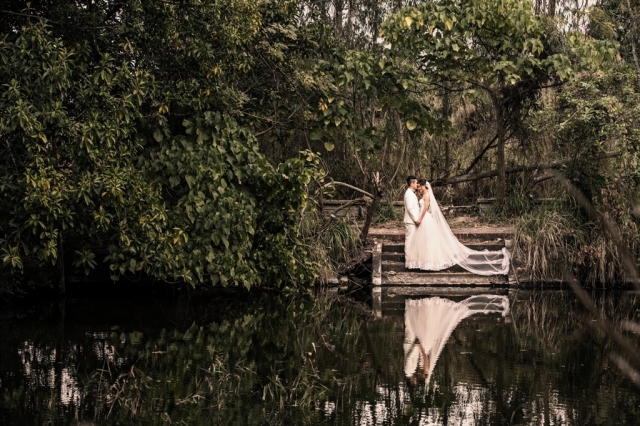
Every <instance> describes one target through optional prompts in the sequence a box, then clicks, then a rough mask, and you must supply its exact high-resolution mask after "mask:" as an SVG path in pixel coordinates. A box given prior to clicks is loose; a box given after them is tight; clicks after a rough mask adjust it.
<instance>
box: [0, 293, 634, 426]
mask: <svg viewBox="0 0 640 426" xmlns="http://www.w3.org/2000/svg"><path fill="white" fill-rule="evenodd" d="M385 298H386V299H385ZM594 298H595V301H596V303H597V305H598V307H599V309H600V310H601V311H602V312H604V313H606V314H607V315H608V316H609V317H610V318H614V319H616V320H621V319H633V320H636V321H637V320H638V318H639V316H640V311H639V310H640V296H639V295H638V294H633V293H621V292H618V293H613V292H610V293H604V294H599V295H595V297H594ZM382 302H383V303H382V308H383V309H382V311H381V312H378V317H376V316H375V315H373V314H371V311H370V310H369V309H368V308H367V305H366V304H363V303H362V302H358V301H355V300H354V299H353V298H346V297H336V296H327V295H325V296H321V297H319V298H314V297H285V296H283V295H276V294H273V293H261V294H253V295H241V296H238V295H235V296H234V295H226V296H217V297H208V298H204V297H200V296H195V295H189V294H183V295H179V296H176V297H172V298H164V297H157V296H152V295H149V296H145V297H134V298H132V299H130V300H127V301H123V300H117V299H113V300H109V299H101V300H96V299H86V300H85V299H69V300H66V301H65V302H63V303H60V304H52V303H46V302H42V303H37V304H30V305H24V306H12V307H5V308H4V309H3V311H2V313H0V333H1V334H0V335H1V336H2V339H1V340H0V424H2V425H5V426H18V425H20V426H22V425H77V424H83V425H91V424H93V425H169V424H184V425H212V424H225V425H226V424H229V425H263V424H269V425H273V424H311V425H429V424H456V425H460V424H463V425H467V424H469V425H503V424H504V425H507V424H544V425H564V424H566V425H596V424H597V425H603V424H605V425H607V424H610V425H620V424H638V422H639V420H638V419H640V388H638V387H637V386H636V385H635V384H634V383H632V382H631V380H630V379H629V378H628V377H626V376H625V375H624V374H622V373H621V372H620V371H619V370H618V369H617V367H616V366H615V365H614V363H613V362H612V361H611V357H610V356H611V354H613V353H616V351H617V348H616V346H615V345H614V344H613V343H612V342H611V341H610V340H609V339H608V338H607V336H605V335H604V334H602V333H601V332H599V331H597V330H596V329H595V328H594V327H592V326H591V325H590V319H589V317H588V315H587V313H586V312H585V310H584V309H583V308H582V307H581V305H580V304H579V302H578V301H577V300H576V299H575V297H574V296H573V295H572V294H571V293H569V292H563V291H546V292H542V291H537V292H535V291H529V292H525V291H515V292H514V291H512V292H510V293H508V294H493V295H484V296H483V295H477V294H476V295H464V294H457V295H449V296H446V295H440V296H433V295H431V296H429V295H424V294H423V295H420V294H418V293H416V292H415V291H413V292H408V293H407V294H404V295H403V294H402V292H399V291H398V290H397V289H395V290H393V291H388V292H387V294H384V295H383V300H382ZM368 303H371V301H368ZM626 335H627V337H629V338H632V339H635V340H633V342H634V344H635V345H636V346H638V347H640V339H638V336H634V335H633V334H630V333H627V334H626Z"/></svg>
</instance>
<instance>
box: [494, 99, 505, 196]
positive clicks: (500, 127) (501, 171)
mask: <svg viewBox="0 0 640 426" xmlns="http://www.w3.org/2000/svg"><path fill="white" fill-rule="evenodd" d="M493 105H494V108H495V110H496V121H497V123H496V124H497V129H496V134H497V135H498V149H497V152H496V156H497V160H498V185H497V188H496V198H497V200H498V203H501V202H503V201H504V197H505V193H506V189H507V174H506V172H505V162H504V144H505V137H504V116H503V115H502V108H501V107H500V104H499V103H498V101H497V99H495V98H494V102H493Z"/></svg>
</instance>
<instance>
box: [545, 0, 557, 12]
mask: <svg viewBox="0 0 640 426" xmlns="http://www.w3.org/2000/svg"><path fill="white" fill-rule="evenodd" d="M547 15H548V16H555V15H556V0H549V5H548V6H547Z"/></svg>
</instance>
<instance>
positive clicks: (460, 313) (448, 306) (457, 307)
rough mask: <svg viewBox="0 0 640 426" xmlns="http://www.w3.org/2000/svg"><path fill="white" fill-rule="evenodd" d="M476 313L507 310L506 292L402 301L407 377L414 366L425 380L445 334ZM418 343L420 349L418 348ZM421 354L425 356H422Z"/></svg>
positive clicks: (427, 380)
mask: <svg viewBox="0 0 640 426" xmlns="http://www.w3.org/2000/svg"><path fill="white" fill-rule="evenodd" d="M477 313H484V314H488V313H499V314H502V316H505V315H507V313H509V299H508V298H507V297H506V296H495V295H490V294H488V295H484V294H483V295H478V296H471V297H469V298H467V299H465V300H463V301H461V302H454V301H452V300H449V299H441V298H439V297H431V298H427V299H420V300H412V299H409V300H406V301H405V314H404V325H405V328H404V329H405V341H404V357H405V358H404V372H405V375H406V376H407V377H411V376H413V375H414V374H415V373H416V370H417V369H418V368H419V367H420V368H424V366H425V364H426V365H428V369H427V371H426V372H425V373H426V374H425V379H426V382H427V383H428V382H429V379H430V378H431V374H432V373H433V370H434V368H435V366H436V362H437V361H438V358H439V357H440V353H441V352H442V350H443V349H444V346H445V344H446V343H447V340H449V336H450V335H451V333H452V332H453V330H455V328H456V327H457V326H458V324H459V323H460V321H462V320H463V319H465V318H467V317H470V316H471V315H474V314H477ZM420 346H421V347H422V350H421V349H420ZM423 351H424V355H426V356H427V358H428V359H427V360H424V359H423V356H424V355H423Z"/></svg>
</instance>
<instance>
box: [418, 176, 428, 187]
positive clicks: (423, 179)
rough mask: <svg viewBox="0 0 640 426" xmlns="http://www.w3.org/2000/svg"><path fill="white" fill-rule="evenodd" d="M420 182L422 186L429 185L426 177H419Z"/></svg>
mask: <svg viewBox="0 0 640 426" xmlns="http://www.w3.org/2000/svg"><path fill="white" fill-rule="evenodd" d="M418 184H419V185H421V186H427V180H426V179H425V178H420V179H418Z"/></svg>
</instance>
